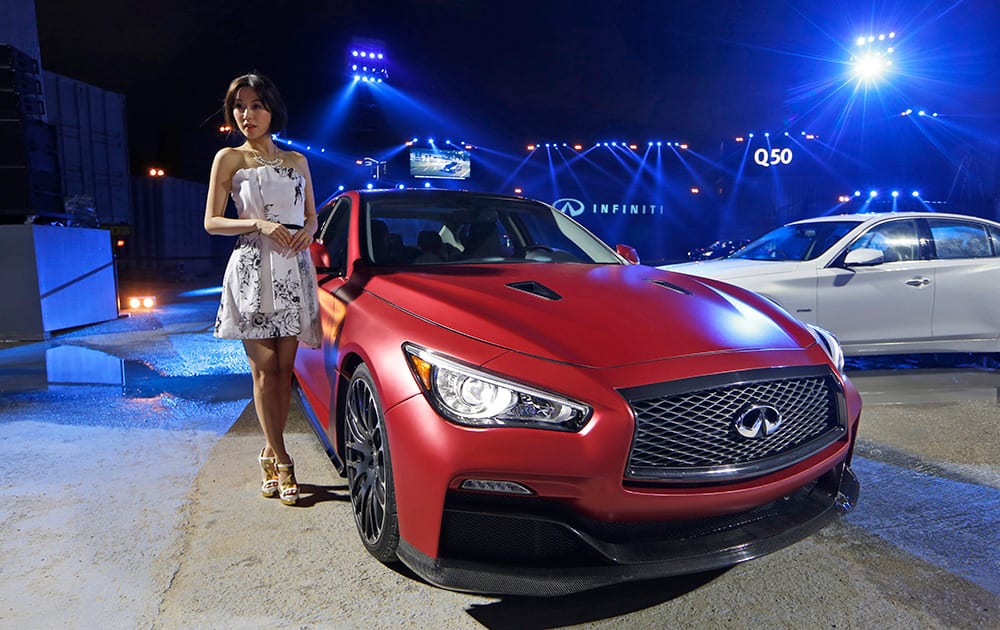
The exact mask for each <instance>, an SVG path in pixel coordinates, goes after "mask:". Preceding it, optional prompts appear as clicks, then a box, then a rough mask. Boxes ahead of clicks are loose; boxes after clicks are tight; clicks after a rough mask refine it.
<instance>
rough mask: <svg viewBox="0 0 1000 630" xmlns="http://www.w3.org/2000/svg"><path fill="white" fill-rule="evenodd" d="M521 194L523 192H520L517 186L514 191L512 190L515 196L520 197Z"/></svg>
mask: <svg viewBox="0 0 1000 630" xmlns="http://www.w3.org/2000/svg"><path fill="white" fill-rule="evenodd" d="M522 192H524V191H523V190H521V187H520V186H518V187H517V188H515V189H514V194H515V195H520V194H521V193H522Z"/></svg>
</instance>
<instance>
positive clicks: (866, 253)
mask: <svg viewBox="0 0 1000 630" xmlns="http://www.w3.org/2000/svg"><path fill="white" fill-rule="evenodd" d="M884 260H885V255H884V254H883V253H882V251H881V250H878V249H870V248H868V247H860V248H858V249H856V250H854V251H852V252H848V253H847V256H845V257H844V266H846V267H870V266H872V265H879V264H882V262H883V261H884Z"/></svg>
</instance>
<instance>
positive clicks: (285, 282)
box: [215, 166, 322, 348]
mask: <svg viewBox="0 0 1000 630" xmlns="http://www.w3.org/2000/svg"><path fill="white" fill-rule="evenodd" d="M304 192H305V178H304V177H303V176H302V174H301V173H299V172H298V171H296V170H295V169H294V168H291V167H288V166H258V167H255V168H242V169H240V170H238V171H236V172H235V173H234V174H233V187H232V197H233V202H234V203H235V205H236V212H237V214H238V216H239V218H241V219H267V220H268V221H275V222H277V223H283V224H285V225H286V226H288V227H289V229H291V230H293V231H294V230H295V229H297V228H296V227H295V226H297V227H301V226H302V224H303V223H304V222H305V196H304ZM272 245H273V241H271V239H269V238H267V237H266V236H263V235H261V234H258V233H256V232H254V233H250V234H242V235H240V236H239V237H238V239H237V241H236V247H235V248H234V249H233V253H232V255H231V256H230V257H229V263H228V264H227V265H226V273H225V275H224V276H223V278H222V300H221V303H220V304H219V312H218V315H217V316H216V318H215V336H216V337H219V338H222V339H273V338H276V337H298V339H299V341H300V342H302V343H304V344H306V345H307V346H310V347H313V348H318V347H319V345H320V339H321V338H322V332H321V330H320V324H319V302H318V300H317V297H316V269H315V268H314V267H313V264H312V260H311V259H310V257H309V252H308V251H305V252H301V253H299V254H288V253H284V252H281V251H278V250H276V249H274V248H273V247H272Z"/></svg>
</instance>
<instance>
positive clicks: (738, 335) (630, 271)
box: [365, 263, 813, 367]
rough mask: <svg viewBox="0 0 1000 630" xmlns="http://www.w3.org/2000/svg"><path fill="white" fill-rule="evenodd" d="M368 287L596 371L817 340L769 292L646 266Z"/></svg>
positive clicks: (484, 271) (381, 279)
mask: <svg viewBox="0 0 1000 630" xmlns="http://www.w3.org/2000/svg"><path fill="white" fill-rule="evenodd" d="M657 281H659V282H661V283H665V284H657ZM511 285H514V286H511ZM716 285H717V286H718V284H717V283H716ZM516 287H520V288H516ZM365 289H366V290H367V291H368V292H370V293H372V294H374V295H377V296H379V297H380V298H382V299H384V300H386V301H388V302H390V303H391V304H393V305H395V306H397V307H398V308H400V309H403V310H405V311H408V312H411V313H413V314H415V315H417V316H419V317H422V318H424V319H427V320H429V321H432V322H434V323H435V324H438V325H440V326H443V327H445V328H448V329H451V330H454V331H456V332H458V333H461V334H463V335H467V336H469V337H474V338H476V339H479V340H481V341H484V342H486V343H490V344H494V345H497V346H500V347H502V348H506V349H510V350H514V351H517V352H523V353H527V354H531V355H535V356H539V357H543V358H548V359H551V360H553V361H560V362H565V363H572V364H575V365H581V366H589V367H612V366H623V365H630V364H635V363H642V362H647V361H655V360H659V359H664V358H669V357H675V356H685V355H694V354H702V353H711V352H722V351H730V350H744V349H765V348H768V349H793V348H801V347H804V346H805V345H808V344H810V343H812V341H813V339H812V336H811V335H810V334H809V333H808V332H806V331H804V330H802V329H800V328H798V327H797V326H795V325H794V323H792V322H791V319H790V318H789V317H788V316H786V315H784V314H783V313H782V312H781V311H779V310H778V309H776V308H775V307H773V305H771V304H770V303H769V302H767V301H766V300H764V299H763V298H758V297H756V296H753V295H750V294H746V293H738V294H739V295H741V296H743V299H740V298H737V297H736V296H735V295H734V294H732V293H729V292H728V291H723V290H722V289H718V288H713V286H710V284H709V283H708V282H705V281H703V280H701V279H698V278H694V277H690V276H686V275H683V274H676V273H671V272H666V271H661V270H658V269H653V268H651V267H643V266H633V265H587V264H545V263H540V264H535V263H522V264H507V265H478V266H475V267H447V266H441V267H435V268H433V269H428V270H427V271H421V272H415V271H412V270H408V271H407V272H406V273H385V274H377V275H374V276H372V277H371V278H370V279H369V280H368V282H367V283H366V287H365ZM545 294H549V295H548V297H546V296H545ZM772 317H778V318H779V319H780V320H781V321H780V322H776V321H774V320H773V319H772ZM783 326H784V328H783ZM786 329H787V331H790V332H786ZM791 335H797V336H798V338H797V339H795V338H793V337H792V336H791Z"/></svg>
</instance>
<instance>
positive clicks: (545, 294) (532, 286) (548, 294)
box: [507, 280, 562, 301]
mask: <svg viewBox="0 0 1000 630" xmlns="http://www.w3.org/2000/svg"><path fill="white" fill-rule="evenodd" d="M507 286H508V287H510V288H512V289H517V290H518V291H524V292H525V293H530V294H531V295H537V296H538V297H541V298H545V299H546V300H553V301H555V300H561V299H562V296H561V295H559V294H558V293H556V292H555V291H553V290H552V289H550V288H548V287H547V286H545V285H544V284H542V283H540V282H535V281H534V280H526V281H524V282H511V283H510V284H508V285H507Z"/></svg>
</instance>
